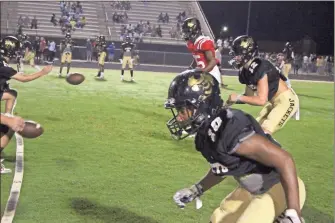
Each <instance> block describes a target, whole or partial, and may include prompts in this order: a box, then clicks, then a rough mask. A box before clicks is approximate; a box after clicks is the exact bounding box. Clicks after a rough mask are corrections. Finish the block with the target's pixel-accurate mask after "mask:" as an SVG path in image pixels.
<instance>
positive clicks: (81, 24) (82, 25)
mask: <svg viewBox="0 0 335 223" xmlns="http://www.w3.org/2000/svg"><path fill="white" fill-rule="evenodd" d="M85 25H86V17H85V16H83V17H81V20H80V27H81V28H84V26H85Z"/></svg>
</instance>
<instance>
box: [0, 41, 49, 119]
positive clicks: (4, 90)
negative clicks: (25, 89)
mask: <svg viewBox="0 0 335 223" xmlns="http://www.w3.org/2000/svg"><path fill="white" fill-rule="evenodd" d="M19 48H20V42H19V40H18V39H17V38H16V37H14V36H7V37H5V38H4V39H2V40H1V42H0V99H1V101H6V105H5V112H6V113H8V114H11V113H12V110H13V108H14V105H15V101H16V98H17V94H18V93H17V91H15V90H14V89H10V87H9V84H8V83H7V82H8V81H9V80H10V79H15V80H17V81H20V82H29V81H32V80H35V79H37V78H39V77H41V76H44V75H46V74H48V73H49V72H50V71H51V69H52V66H47V67H45V68H43V69H42V70H41V71H39V72H36V73H34V74H31V75H25V74H21V73H18V72H17V71H16V70H15V69H13V68H12V67H10V66H9V65H8V63H9V59H10V58H15V57H16V52H17V51H18V50H19Z"/></svg>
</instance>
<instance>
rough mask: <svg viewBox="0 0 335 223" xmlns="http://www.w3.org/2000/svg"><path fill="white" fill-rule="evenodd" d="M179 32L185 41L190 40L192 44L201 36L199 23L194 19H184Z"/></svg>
mask: <svg viewBox="0 0 335 223" xmlns="http://www.w3.org/2000/svg"><path fill="white" fill-rule="evenodd" d="M181 30H182V35H183V38H184V40H185V41H188V40H191V41H192V42H194V41H195V40H196V39H197V38H198V37H199V36H200V35H201V34H202V32H201V26H200V22H199V20H198V19H197V18H194V17H191V18H187V19H185V20H184V22H183V25H182V26H181Z"/></svg>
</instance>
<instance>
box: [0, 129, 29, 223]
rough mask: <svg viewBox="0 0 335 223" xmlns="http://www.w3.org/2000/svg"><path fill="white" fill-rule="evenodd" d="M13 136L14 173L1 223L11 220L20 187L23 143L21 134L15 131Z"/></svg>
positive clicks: (10, 221)
mask: <svg viewBox="0 0 335 223" xmlns="http://www.w3.org/2000/svg"><path fill="white" fill-rule="evenodd" d="M15 138H16V163H15V175H14V179H13V183H12V188H11V190H10V194H9V198H8V201H7V204H6V209H5V211H4V215H3V216H2V219H1V223H12V222H13V219H14V216H15V212H16V207H17V204H18V201H19V197H20V191H21V187H22V180H23V164H24V162H23V158H24V156H23V152H24V143H23V138H22V136H20V135H19V134H17V133H15Z"/></svg>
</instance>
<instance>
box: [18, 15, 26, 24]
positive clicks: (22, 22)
mask: <svg viewBox="0 0 335 223" xmlns="http://www.w3.org/2000/svg"><path fill="white" fill-rule="evenodd" d="M17 24H18V25H19V26H23V25H24V21H23V18H22V16H21V15H20V17H19V19H18V21H17Z"/></svg>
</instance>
